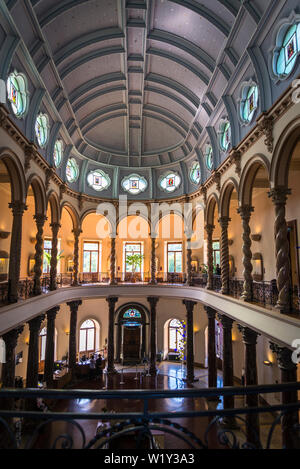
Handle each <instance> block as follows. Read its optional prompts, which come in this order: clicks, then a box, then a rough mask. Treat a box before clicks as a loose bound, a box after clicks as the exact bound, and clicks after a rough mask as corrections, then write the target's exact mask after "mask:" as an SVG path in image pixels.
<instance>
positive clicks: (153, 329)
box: [147, 296, 159, 376]
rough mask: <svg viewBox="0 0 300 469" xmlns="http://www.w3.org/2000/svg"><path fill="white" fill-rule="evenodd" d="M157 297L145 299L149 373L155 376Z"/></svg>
mask: <svg viewBox="0 0 300 469" xmlns="http://www.w3.org/2000/svg"><path fill="white" fill-rule="evenodd" d="M158 300H159V298H158V297H156V296H150V297H148V298H147V301H148V302H149V304H150V375H151V376H155V375H156V373H157V369H156V341H157V338H156V305H157V302H158Z"/></svg>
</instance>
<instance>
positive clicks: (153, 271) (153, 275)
mask: <svg viewBox="0 0 300 469" xmlns="http://www.w3.org/2000/svg"><path fill="white" fill-rule="evenodd" d="M155 243H156V237H155V236H153V237H152V238H151V279H150V284H151V285H156V283H157V282H156V258H155Z"/></svg>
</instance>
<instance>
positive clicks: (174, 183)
mask: <svg viewBox="0 0 300 469" xmlns="http://www.w3.org/2000/svg"><path fill="white" fill-rule="evenodd" d="M180 183H181V177H180V176H179V174H177V173H175V172H170V173H167V174H166V175H164V176H162V177H161V178H160V179H159V185H160V188H161V189H162V190H164V191H166V192H174V191H175V190H176V189H177V188H178V187H179V186H180Z"/></svg>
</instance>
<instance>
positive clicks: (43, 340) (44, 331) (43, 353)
mask: <svg viewBox="0 0 300 469" xmlns="http://www.w3.org/2000/svg"><path fill="white" fill-rule="evenodd" d="M46 342H47V328H46V327H44V328H43V329H42V330H41V332H40V362H43V361H45V357H46Z"/></svg>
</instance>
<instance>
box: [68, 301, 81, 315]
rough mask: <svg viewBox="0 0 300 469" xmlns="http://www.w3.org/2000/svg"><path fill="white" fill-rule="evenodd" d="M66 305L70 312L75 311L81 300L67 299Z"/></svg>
mask: <svg viewBox="0 0 300 469" xmlns="http://www.w3.org/2000/svg"><path fill="white" fill-rule="evenodd" d="M67 305H68V306H69V308H70V310H71V312H72V313H73V311H74V312H75V313H77V311H78V308H79V306H80V305H82V300H75V301H69V302H68V303H67Z"/></svg>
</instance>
